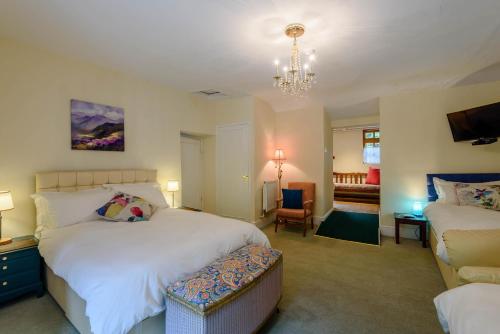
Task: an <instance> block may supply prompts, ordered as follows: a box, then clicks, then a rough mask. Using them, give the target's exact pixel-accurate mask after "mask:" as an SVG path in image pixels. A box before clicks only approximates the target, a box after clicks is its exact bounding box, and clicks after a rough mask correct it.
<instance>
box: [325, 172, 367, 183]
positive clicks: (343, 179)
mask: <svg viewBox="0 0 500 334" xmlns="http://www.w3.org/2000/svg"><path fill="white" fill-rule="evenodd" d="M367 176H368V173H338V172H333V182H334V183H352V184H363V183H365V180H366V177H367Z"/></svg>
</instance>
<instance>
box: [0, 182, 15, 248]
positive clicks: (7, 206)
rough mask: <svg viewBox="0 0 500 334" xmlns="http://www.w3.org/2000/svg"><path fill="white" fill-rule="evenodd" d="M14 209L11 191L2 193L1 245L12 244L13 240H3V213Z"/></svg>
mask: <svg viewBox="0 0 500 334" xmlns="http://www.w3.org/2000/svg"><path fill="white" fill-rule="evenodd" d="M11 209H14V203H13V202H12V195H11V194H10V191H0V245H5V244H8V243H11V242H12V238H2V211H7V210H11Z"/></svg>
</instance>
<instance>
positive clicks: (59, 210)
mask: <svg viewBox="0 0 500 334" xmlns="http://www.w3.org/2000/svg"><path fill="white" fill-rule="evenodd" d="M112 196H113V193H112V192H111V191H110V190H109V189H103V188H99V189H89V190H81V191H76V192H40V193H36V194H33V195H31V198H33V200H34V201H35V206H36V220H37V229H36V231H35V235H37V236H39V235H40V232H41V231H42V230H44V229H45V228H58V227H63V226H67V225H73V224H77V223H81V222H85V221H90V220H95V219H99V216H98V215H97V213H96V212H95V210H97V209H98V208H99V207H101V206H102V205H103V204H104V203H106V202H107V201H109V200H110V199H111V197H112Z"/></svg>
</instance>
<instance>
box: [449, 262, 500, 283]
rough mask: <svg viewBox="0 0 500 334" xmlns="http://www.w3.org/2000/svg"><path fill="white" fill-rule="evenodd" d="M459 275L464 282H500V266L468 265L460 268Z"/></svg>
mask: <svg viewBox="0 0 500 334" xmlns="http://www.w3.org/2000/svg"><path fill="white" fill-rule="evenodd" d="M458 276H459V277H460V280H461V281H463V282H464V283H493V284H500V268H498V267H471V266H466V267H462V268H460V269H459V270H458Z"/></svg>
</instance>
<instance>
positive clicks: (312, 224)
mask: <svg viewBox="0 0 500 334" xmlns="http://www.w3.org/2000/svg"><path fill="white" fill-rule="evenodd" d="M311 230H314V220H313V216H311Z"/></svg>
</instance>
